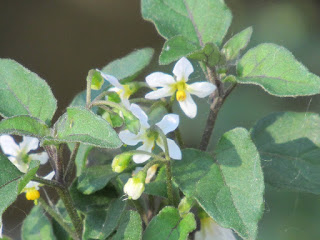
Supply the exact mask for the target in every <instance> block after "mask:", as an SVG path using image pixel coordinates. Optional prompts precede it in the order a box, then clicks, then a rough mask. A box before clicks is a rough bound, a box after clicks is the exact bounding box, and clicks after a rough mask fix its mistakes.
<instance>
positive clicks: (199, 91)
mask: <svg viewBox="0 0 320 240" xmlns="http://www.w3.org/2000/svg"><path fill="white" fill-rule="evenodd" d="M193 71H194V69H193V66H192V64H191V63H190V62H189V61H188V59H187V58H185V57H183V58H181V59H180V60H179V61H178V62H177V63H176V64H175V66H174V68H173V74H174V76H171V75H169V74H165V73H162V72H154V73H152V74H150V75H148V76H147V77H146V82H147V84H148V85H149V87H150V88H152V89H154V90H153V91H151V92H150V93H148V94H146V96H145V98H146V99H150V100H156V99H161V98H164V97H174V96H175V98H176V99H177V101H178V102H179V105H180V107H181V109H182V110H183V111H184V113H185V114H186V115H187V116H188V117H189V118H194V117H195V116H196V115H197V105H196V104H195V102H194V101H193V99H192V97H191V94H193V95H196V96H198V97H200V98H204V97H207V96H209V95H210V94H212V93H213V92H214V91H215V89H216V86H215V85H214V84H212V83H209V82H196V83H193V84H188V83H187V82H188V80H189V76H190V74H191V73H193ZM100 73H101V76H102V77H103V78H104V79H105V80H106V81H108V82H109V83H110V84H111V85H112V86H113V88H111V89H109V91H113V92H116V93H118V95H119V97H120V99H121V103H122V104H123V106H124V107H126V108H127V109H128V110H130V111H131V112H132V114H133V115H135V116H136V117H137V118H138V119H139V121H140V125H141V128H140V131H139V132H138V134H133V133H132V132H130V131H129V130H123V131H121V132H120V133H119V137H120V139H121V141H122V142H123V143H124V144H127V145H131V146H135V145H137V144H139V143H140V142H141V143H142V145H141V146H139V147H138V148H137V150H141V151H145V152H149V153H151V152H152V151H153V149H154V148H155V145H158V146H159V147H160V148H161V149H162V150H163V151H164V152H165V143H164V139H163V138H161V137H160V136H159V134H158V133H157V132H156V131H152V129H151V126H150V125H149V123H148V116H147V114H146V113H145V112H144V111H143V110H142V109H141V107H139V106H138V105H137V104H134V103H133V104H130V100H129V98H130V95H131V94H132V92H131V91H130V89H129V88H128V86H127V85H126V84H121V83H120V82H119V80H118V79H116V78H115V77H113V76H111V75H108V74H104V73H102V72H100ZM178 125H179V115H177V114H172V113H170V114H167V115H165V116H164V117H163V118H162V120H161V121H160V122H158V123H157V124H156V126H157V127H158V128H160V129H161V130H162V132H163V133H164V134H165V135H166V134H168V133H170V132H172V131H174V130H176V129H177V127H178ZM166 141H167V144H168V151H169V152H168V154H169V156H170V158H172V159H175V160H181V158H182V155H181V149H180V147H179V146H178V145H177V144H176V143H175V141H173V140H172V139H170V138H167V139H166ZM148 159H150V155H147V154H135V155H133V161H134V162H135V163H138V164H139V163H143V162H145V161H147V160H148ZM114 167H115V168H116V167H117V166H114ZM119 169H120V168H119ZM121 169H123V166H121ZM144 181H145V179H144V178H143V177H140V178H139V179H138V178H135V179H134V180H132V179H130V180H129V181H128V183H127V184H126V185H125V187H124V190H125V193H126V194H127V195H128V196H129V198H132V199H137V198H139V197H140V195H141V194H142V192H143V190H144V187H142V185H143V186H144ZM141 184H142V185H141Z"/></svg>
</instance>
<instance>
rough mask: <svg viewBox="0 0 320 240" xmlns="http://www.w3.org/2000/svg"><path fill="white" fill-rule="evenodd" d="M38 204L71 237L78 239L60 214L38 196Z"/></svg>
mask: <svg viewBox="0 0 320 240" xmlns="http://www.w3.org/2000/svg"><path fill="white" fill-rule="evenodd" d="M39 202H40V206H41V207H43V209H44V210H45V211H46V212H47V213H49V215H50V216H51V217H52V218H53V219H54V220H56V221H57V222H58V223H59V224H60V226H61V227H62V228H63V229H64V230H65V231H66V232H67V233H69V235H70V236H71V237H72V238H73V239H79V238H78V236H77V234H76V233H75V232H74V230H73V229H72V228H71V227H70V226H69V225H68V224H67V223H66V222H65V221H64V219H63V218H62V216H60V215H59V214H58V213H57V212H56V211H55V210H54V209H52V208H51V207H50V206H49V205H48V204H47V203H46V201H45V200H44V199H43V198H39Z"/></svg>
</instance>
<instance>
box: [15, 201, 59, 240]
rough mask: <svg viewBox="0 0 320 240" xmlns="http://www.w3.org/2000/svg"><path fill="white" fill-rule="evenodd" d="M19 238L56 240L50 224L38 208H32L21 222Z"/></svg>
mask: <svg viewBox="0 0 320 240" xmlns="http://www.w3.org/2000/svg"><path fill="white" fill-rule="evenodd" d="M21 236H22V239H23V240H55V239H56V237H55V236H54V234H53V229H52V226H51V223H50V221H49V219H48V218H47V217H46V215H45V213H44V211H43V210H42V208H41V207H40V206H34V207H33V208H32V210H31V212H30V214H29V215H28V216H27V218H26V219H25V220H24V221H23V225H22V233H21Z"/></svg>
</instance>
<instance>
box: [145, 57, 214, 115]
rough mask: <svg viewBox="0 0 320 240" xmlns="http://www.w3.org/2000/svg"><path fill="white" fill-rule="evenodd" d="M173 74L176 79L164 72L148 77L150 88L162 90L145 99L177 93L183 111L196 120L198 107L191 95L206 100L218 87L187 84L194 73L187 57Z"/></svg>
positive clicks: (207, 83) (178, 64)
mask: <svg viewBox="0 0 320 240" xmlns="http://www.w3.org/2000/svg"><path fill="white" fill-rule="evenodd" d="M172 72H173V74H174V75H175V78H174V77H173V76H171V75H169V74H165V73H162V72H155V73H152V74H150V75H148V76H147V77H146V81H147V83H148V85H149V86H150V87H160V89H157V90H155V91H152V92H150V93H148V94H147V95H146V96H145V98H147V99H159V98H163V97H169V96H172V95H173V94H175V93H176V99H177V100H178V102H179V104H180V107H181V109H182V110H183V111H184V113H185V114H186V115H187V116H188V117H190V118H194V117H195V116H196V115H197V105H196V104H195V102H194V101H193V99H192V97H191V94H194V95H196V96H198V97H199V98H204V97H207V96H209V95H210V94H211V93H212V92H213V91H214V90H215V89H216V86H215V85H214V84H212V83H209V82H196V83H193V84H190V85H189V84H187V82H188V78H189V75H190V74H191V73H193V67H192V65H191V63H190V62H189V61H188V59H186V58H185V57H183V58H181V59H180V60H179V61H178V62H177V63H176V65H175V66H174V68H173V71H172Z"/></svg>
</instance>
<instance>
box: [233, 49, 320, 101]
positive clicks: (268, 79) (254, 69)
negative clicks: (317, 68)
mask: <svg viewBox="0 0 320 240" xmlns="http://www.w3.org/2000/svg"><path fill="white" fill-rule="evenodd" d="M237 72H238V78H237V80H238V82H239V83H244V84H255V85H259V86H261V87H262V88H263V89H264V90H265V91H267V92H268V93H270V94H272V95H276V96H279V97H293V96H306V95H314V94H318V93H320V78H319V77H318V76H316V75H314V74H313V73H310V72H309V71H308V69H307V68H306V67H305V66H303V65H302V64H301V63H300V62H298V61H297V60H296V59H295V57H294V56H293V55H292V53H291V52H289V51H288V50H287V49H285V48H283V47H281V46H278V45H276V44H271V43H263V44H260V45H258V46H257V47H255V48H252V49H250V50H249V51H248V52H247V53H246V54H245V55H244V56H243V57H242V59H241V60H240V61H239V63H238V66H237Z"/></svg>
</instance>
